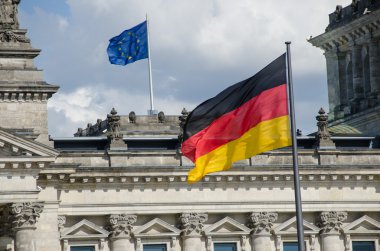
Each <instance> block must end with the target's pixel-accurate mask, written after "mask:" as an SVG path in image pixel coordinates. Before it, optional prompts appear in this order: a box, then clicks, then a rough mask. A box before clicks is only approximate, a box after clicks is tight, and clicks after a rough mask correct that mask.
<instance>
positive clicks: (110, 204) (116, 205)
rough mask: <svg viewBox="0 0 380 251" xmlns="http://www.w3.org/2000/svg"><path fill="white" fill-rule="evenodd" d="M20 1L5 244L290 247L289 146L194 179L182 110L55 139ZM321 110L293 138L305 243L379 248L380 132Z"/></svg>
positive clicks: (0, 69) (8, 125)
mask: <svg viewBox="0 0 380 251" xmlns="http://www.w3.org/2000/svg"><path fill="white" fill-rule="evenodd" d="M18 2H19V1H16V0H5V1H1V2H0V13H1V15H0V16H1V18H0V27H1V29H0V38H1V39H0V40H1V43H0V108H1V109H0V113H1V114H2V116H3V118H7V119H1V120H0V126H1V128H0V222H1V224H0V251H3V250H7V251H13V250H15V251H220V250H223V251H232V250H234V251H288V250H294V246H295V245H296V244H297V243H296V241H297V236H296V222H295V207H294V189H293V175H292V154H291V150H290V149H287V148H284V149H279V150H274V151H270V152H267V153H264V154H261V155H258V156H255V157H252V158H250V159H247V160H244V161H241V162H239V163H236V165H235V166H234V167H233V168H232V169H231V170H230V171H228V172H220V173H214V174H211V175H208V176H206V177H205V178H204V179H203V180H202V181H201V182H198V183H196V184H193V185H188V184H187V181H186V179H187V172H188V170H189V169H190V168H192V163H191V162H190V161H189V160H187V159H186V158H184V157H183V156H182V155H181V152H180V150H179V138H180V137H181V135H180V132H181V129H180V124H181V123H183V122H184V121H185V120H186V116H187V114H188V113H187V111H186V110H183V111H182V114H181V115H180V116H167V115H165V114H164V113H159V114H158V115H157V116H138V115H136V114H135V113H134V112H131V113H130V114H129V115H128V116H123V115H118V114H117V111H116V110H115V109H112V111H111V112H110V114H108V115H107V116H106V117H105V119H103V120H102V119H99V120H98V121H97V122H96V123H95V124H88V126H87V127H86V128H85V129H79V130H78V132H77V133H75V137H72V138H53V139H51V140H50V141H48V138H47V114H46V109H47V108H46V103H47V100H48V98H49V97H51V95H52V94H54V93H55V92H56V91H57V89H58V87H57V86H54V85H49V84H47V83H45V82H44V81H43V78H42V75H41V71H39V70H37V69H36V68H35V67H34V66H33V58H34V57H35V56H37V55H38V52H39V51H38V50H35V49H32V47H31V45H30V41H29V39H27V37H26V36H25V34H26V30H20V29H19V27H18V22H17V18H16V19H15V18H14V15H11V14H12V13H15V11H16V10H17V9H16V10H15V9H14V8H15V7H16V8H17V4H18ZM372 14H376V12H375V11H374V12H373V13H372ZM372 14H369V15H372ZM363 18H367V16H364V17H363ZM352 22H355V21H352ZM371 102H372V101H371ZM362 103H363V102H362ZM368 103H370V102H369V101H368ZM359 104H360V102H359ZM330 108H331V107H330ZM28 111H32V112H35V113H34V114H29V112H28ZM8 118H9V119H8ZM316 119H317V121H316V122H317V127H316V129H317V130H318V132H317V133H316V135H315V136H299V137H298V139H297V140H298V145H299V163H300V175H301V186H302V198H303V214H304V222H303V225H304V228H305V245H306V250H307V251H359V250H365V251H380V243H379V241H380V182H379V181H380V144H379V141H378V139H377V138H376V137H364V136H361V137H344V136H343V137H342V136H339V137H337V136H330V134H329V131H328V130H327V115H326V114H325V112H324V111H323V109H321V110H320V111H319V114H318V115H317V116H316Z"/></svg>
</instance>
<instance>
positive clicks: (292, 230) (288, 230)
mask: <svg viewBox="0 0 380 251" xmlns="http://www.w3.org/2000/svg"><path fill="white" fill-rule="evenodd" d="M296 221H297V219H296V216H294V217H293V218H290V219H289V220H287V221H285V222H284V223H282V224H280V225H278V226H277V227H275V228H274V229H273V232H274V234H276V235H287V234H289V235H293V234H297V222H296ZM303 227H304V232H305V234H317V233H318V232H319V230H320V229H319V228H318V227H317V226H315V225H314V224H312V223H310V222H308V221H305V220H304V221H303Z"/></svg>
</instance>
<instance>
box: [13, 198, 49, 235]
mask: <svg viewBox="0 0 380 251" xmlns="http://www.w3.org/2000/svg"><path fill="white" fill-rule="evenodd" d="M43 208H44V204H43V203H39V202H23V203H14V204H11V205H10V206H9V210H10V215H11V217H12V227H13V229H14V230H15V231H17V230H19V229H23V228H35V225H36V223H37V220H38V218H39V217H40V214H41V213H42V210H43Z"/></svg>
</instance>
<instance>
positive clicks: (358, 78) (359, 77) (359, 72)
mask: <svg viewBox="0 0 380 251" xmlns="http://www.w3.org/2000/svg"><path fill="white" fill-rule="evenodd" d="M361 52H362V46H361V45H357V44H355V45H353V48H352V78H353V79H352V82H353V86H354V101H355V102H357V101H360V100H361V99H363V98H364V87H363V64H362V53H361Z"/></svg>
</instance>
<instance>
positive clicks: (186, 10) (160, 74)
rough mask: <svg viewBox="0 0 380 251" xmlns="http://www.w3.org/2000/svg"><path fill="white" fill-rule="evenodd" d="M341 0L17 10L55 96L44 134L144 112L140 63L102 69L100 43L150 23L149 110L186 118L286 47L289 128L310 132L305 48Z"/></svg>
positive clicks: (94, 3) (134, 0)
mask: <svg viewBox="0 0 380 251" xmlns="http://www.w3.org/2000/svg"><path fill="white" fill-rule="evenodd" d="M350 2H351V1H349V0H318V1H301V0H286V1H279V0H265V1H262V0H191V1H190V0H187V1H186V0H22V1H21V4H20V10H19V15H20V23H21V27H22V28H26V29H28V36H29V37H30V38H31V40H32V45H33V47H35V48H39V49H42V52H41V55H40V56H39V57H38V58H37V59H36V65H37V67H38V68H40V69H43V70H44V74H45V79H46V81H47V82H48V83H50V84H56V85H59V86H60V87H61V88H60V90H59V92H58V93H57V94H55V95H54V96H53V98H52V99H50V101H49V105H48V107H49V133H50V134H51V135H52V136H53V137H61V136H72V135H73V133H75V132H76V131H77V128H78V127H86V125H87V123H95V122H96V119H97V118H101V119H104V118H105V117H106V114H107V113H109V111H110V110H111V108H112V107H115V108H116V110H117V111H118V112H119V114H122V115H126V114H128V113H129V112H130V111H135V112H136V113H137V114H140V115H143V114H146V113H147V110H148V109H149V108H150V103H149V83H148V62H147V60H140V61H137V62H135V63H133V64H130V65H127V66H117V65H111V64H110V63H109V62H108V57H107V54H106V48H107V45H108V40H109V39H110V38H111V37H113V36H115V35H118V34H120V33H121V32H122V31H123V30H125V29H128V28H131V27H133V26H134V25H136V24H139V23H140V22H142V21H144V19H145V15H146V13H148V15H149V19H150V40H151V57H152V68H153V81H154V103H155V108H156V109H157V110H159V111H164V112H165V114H179V113H180V111H181V110H182V108H183V107H186V108H187V109H188V110H191V109H193V108H194V107H195V106H196V105H197V104H199V103H201V102H203V101H204V100H206V99H208V98H210V97H213V96H214V95H216V94H217V93H218V92H220V91H221V90H223V89H224V88H225V87H227V86H229V85H231V84H234V83H236V82H239V81H241V80H243V79H246V78H248V77H250V76H252V75H254V74H255V73H256V72H257V71H259V70H260V69H261V68H262V67H264V66H265V65H267V64H268V63H269V62H271V61H272V60H273V59H275V58H276V57H278V56H279V55H280V54H282V53H283V52H284V51H285V45H284V42H285V41H288V40H289V41H292V63H293V77H294V88H295V96H296V97H295V99H296V118H297V128H300V129H302V131H303V132H304V133H309V132H312V131H313V130H315V115H316V114H317V111H318V109H319V108H320V107H322V106H323V107H325V108H327V87H326V69H325V67H326V66H325V60H324V56H323V53H322V51H321V50H320V49H318V48H315V47H313V46H312V45H311V44H309V43H308V42H307V41H306V38H307V37H309V36H310V35H313V36H316V35H319V34H321V33H323V31H324V29H325V28H326V26H327V24H328V14H329V13H331V12H333V11H334V10H335V6H336V5H337V4H341V5H343V6H346V5H348V4H350Z"/></svg>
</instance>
